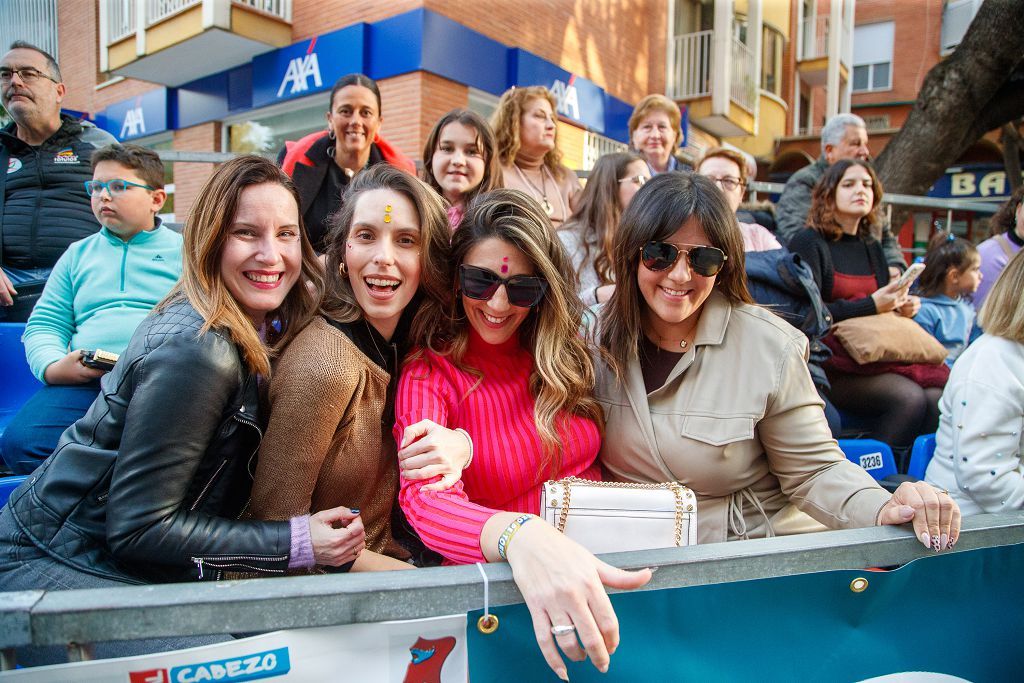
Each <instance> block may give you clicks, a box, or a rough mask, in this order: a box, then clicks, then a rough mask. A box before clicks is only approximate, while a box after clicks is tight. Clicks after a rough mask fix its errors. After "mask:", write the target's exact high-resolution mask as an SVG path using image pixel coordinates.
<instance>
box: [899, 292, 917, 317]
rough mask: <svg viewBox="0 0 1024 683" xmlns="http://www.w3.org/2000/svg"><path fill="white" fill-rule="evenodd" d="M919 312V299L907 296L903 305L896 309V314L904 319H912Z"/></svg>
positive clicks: (911, 295)
mask: <svg viewBox="0 0 1024 683" xmlns="http://www.w3.org/2000/svg"><path fill="white" fill-rule="evenodd" d="M919 310H921V298H920V297H917V296H914V295H913V294H908V295H907V296H906V297H905V298H904V300H903V303H902V304H900V305H899V306H897V307H896V312H897V313H899V314H900V315H902V316H903V317H904V318H913V317H914V316H915V315H917V312H918V311H919Z"/></svg>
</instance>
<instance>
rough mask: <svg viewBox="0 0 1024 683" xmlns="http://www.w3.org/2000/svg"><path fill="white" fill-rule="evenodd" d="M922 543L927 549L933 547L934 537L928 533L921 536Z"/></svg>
mask: <svg viewBox="0 0 1024 683" xmlns="http://www.w3.org/2000/svg"><path fill="white" fill-rule="evenodd" d="M921 543H924V547H925V548H931V547H932V537H931V536H930V535H929V534H928V532H927V531H925V532H924V533H922V534H921Z"/></svg>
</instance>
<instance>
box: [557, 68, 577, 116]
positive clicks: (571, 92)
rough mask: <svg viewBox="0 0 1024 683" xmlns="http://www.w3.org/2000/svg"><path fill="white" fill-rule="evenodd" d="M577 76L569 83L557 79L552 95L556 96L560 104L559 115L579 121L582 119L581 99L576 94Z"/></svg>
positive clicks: (571, 77)
mask: <svg viewBox="0 0 1024 683" xmlns="http://www.w3.org/2000/svg"><path fill="white" fill-rule="evenodd" d="M575 82H576V74H573V75H572V76H570V77H569V82H568V83H565V82H564V81H561V80H558V79H555V82H554V83H552V84H551V94H552V95H554V96H555V101H556V102H557V103H558V107H557V110H558V113H559V114H562V115H563V116H568V117H570V118H574V119H576V120H579V118H580V97H579V94H578V93H577V92H576V86H575V85H573V83H575Z"/></svg>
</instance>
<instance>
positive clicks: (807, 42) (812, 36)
mask: <svg viewBox="0 0 1024 683" xmlns="http://www.w3.org/2000/svg"><path fill="white" fill-rule="evenodd" d="M827 56H828V17H827V16H820V17H807V18H805V19H804V21H803V42H802V43H801V45H800V56H799V59H800V60H801V61H804V60H807V59H818V58H819V57H827Z"/></svg>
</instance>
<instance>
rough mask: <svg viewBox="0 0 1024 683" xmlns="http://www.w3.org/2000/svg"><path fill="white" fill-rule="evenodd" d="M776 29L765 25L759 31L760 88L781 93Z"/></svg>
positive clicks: (779, 35) (779, 40) (779, 45)
mask: <svg viewBox="0 0 1024 683" xmlns="http://www.w3.org/2000/svg"><path fill="white" fill-rule="evenodd" d="M783 43H784V38H783V37H782V33H780V32H779V30H778V29H775V28H772V27H771V26H768V25H765V26H764V29H763V31H762V33H761V90H765V91H767V92H770V93H772V94H773V95H778V96H781V95H782V48H783Z"/></svg>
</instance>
